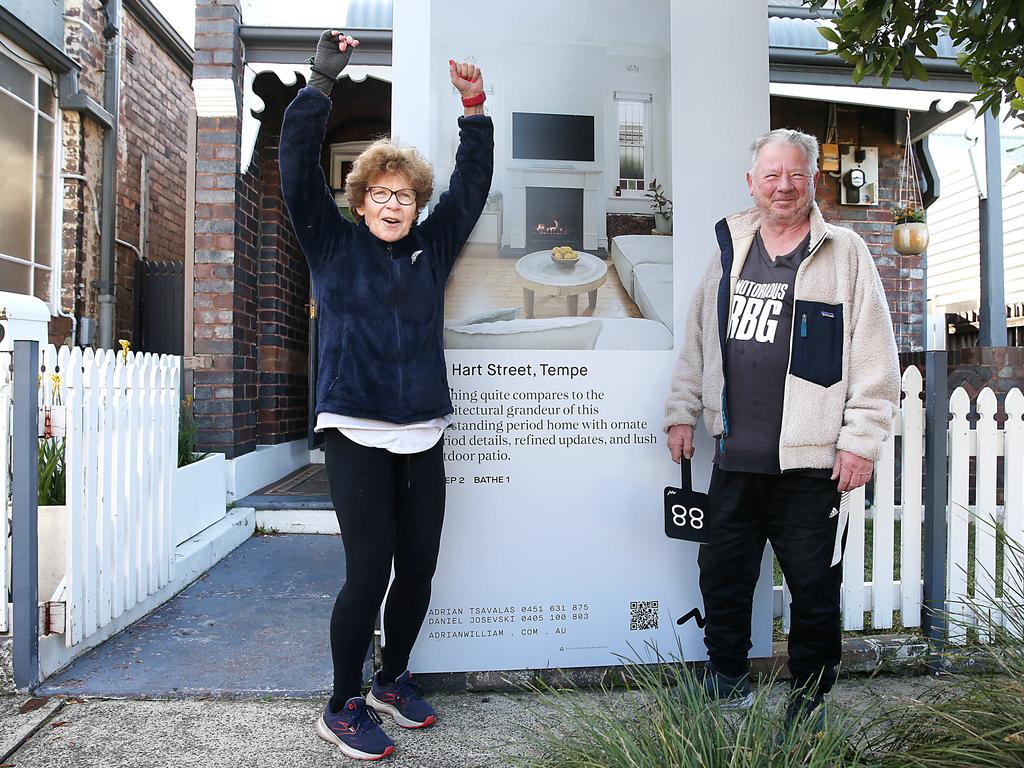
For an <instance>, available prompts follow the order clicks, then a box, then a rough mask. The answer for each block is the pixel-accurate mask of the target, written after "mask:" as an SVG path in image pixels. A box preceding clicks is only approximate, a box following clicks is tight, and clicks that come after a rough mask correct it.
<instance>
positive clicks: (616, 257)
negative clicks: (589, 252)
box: [610, 235, 672, 300]
mask: <svg viewBox="0 0 1024 768" xmlns="http://www.w3.org/2000/svg"><path fill="white" fill-rule="evenodd" d="M610 253H611V258H612V264H614V265H615V271H616V272H618V273H619V281H620V282H621V283H622V287H623V288H625V289H626V293H627V294H629V297H630V298H631V299H634V300H635V299H636V296H635V291H636V287H635V278H634V270H635V269H636V267H637V266H639V265H640V264H668V265H671V264H672V238H671V237H666V236H662V235H619V236H618V237H616V238H613V239H612V247H611V251H610Z"/></svg>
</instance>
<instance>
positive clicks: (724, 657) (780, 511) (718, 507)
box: [697, 466, 843, 692]
mask: <svg viewBox="0 0 1024 768" xmlns="http://www.w3.org/2000/svg"><path fill="white" fill-rule="evenodd" d="M709 495H710V497H711V498H710V504H709V508H710V509H709V515H708V516H709V519H710V525H711V543H710V544H704V545H702V546H701V548H700V555H699V556H698V558H697V562H698V564H699V566H700V591H701V595H702V596H703V598H704V610H705V613H706V615H707V625H706V627H705V628H704V642H705V645H706V646H707V649H708V655H709V657H710V659H711V663H712V665H713V666H714V667H715V668H716V669H718V670H719V671H720V672H722V673H723V674H727V675H733V676H736V675H740V674H742V673H743V672H744V671H745V670H746V668H747V653H748V652H749V651H750V647H751V643H750V615H751V608H752V605H753V595H754V587H755V585H756V584H757V578H758V575H759V574H760V566H761V556H762V554H763V552H764V545H765V540H766V539H767V540H768V541H770V542H771V544H772V549H774V551H775V555H776V556H777V557H778V559H779V564H780V565H781V566H782V572H783V574H784V575H785V576H786V583H787V584H788V585H789V590H790V593H791V594H792V596H793V602H792V608H791V617H792V627H791V629H790V633H789V668H790V671H791V672H792V673H793V677H794V680H795V681H796V683H797V684H801V683H804V682H813V681H814V680H816V679H817V678H818V676H819V675H821V679H822V690H823V692H827V691H828V690H829V689H831V687H832V684H833V683H834V682H835V675H836V667H837V666H838V664H839V661H840V654H841V651H842V628H841V622H840V610H839V596H840V586H841V584H842V578H843V567H842V563H841V562H840V563H838V564H837V565H835V566H832V565H831V563H832V559H833V553H834V552H835V548H836V532H837V527H838V521H839V515H838V513H834V512H833V510H838V509H839V501H840V494H839V492H838V491H837V490H836V481H834V480H828V479H823V478H816V477H797V476H793V475H760V474H753V473H746V472H728V471H724V470H721V469H719V468H718V467H717V466H716V467H715V469H714V473H713V474H712V476H711V487H710V488H709Z"/></svg>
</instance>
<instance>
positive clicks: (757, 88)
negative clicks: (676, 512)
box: [671, 0, 772, 656]
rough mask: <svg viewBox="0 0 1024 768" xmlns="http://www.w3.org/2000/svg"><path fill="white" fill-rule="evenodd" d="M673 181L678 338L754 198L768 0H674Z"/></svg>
mask: <svg viewBox="0 0 1024 768" xmlns="http://www.w3.org/2000/svg"><path fill="white" fill-rule="evenodd" d="M671 8H672V22H671V23H672V126H671V132H672V190H673V192H674V195H673V198H672V200H673V214H672V218H673V224H672V231H673V233H674V237H673V249H674V260H675V284H674V288H675V294H674V295H675V329H676V331H675V338H676V344H675V346H676V350H677V351H678V350H679V348H680V346H681V345H682V343H683V340H684V339H685V333H686V331H685V328H686V314H687V309H688V308H689V305H690V299H691V297H692V295H693V292H694V289H695V288H696V287H697V284H698V282H699V280H700V278H701V276H702V275H703V273H704V269H705V266H706V265H707V263H708V260H709V259H710V258H712V256H713V254H714V253H715V249H716V247H717V244H716V240H715V222H717V221H718V220H719V219H721V218H722V217H723V216H727V215H728V214H730V213H733V212H735V211H740V210H743V209H744V208H749V207H750V205H751V204H752V203H751V199H750V195H749V192H748V191H747V186H746V181H745V178H744V177H745V174H746V172H747V169H748V168H749V167H750V144H751V142H752V141H753V139H754V137H755V136H757V135H759V134H761V133H764V132H765V131H767V130H768V129H769V109H768V106H769V99H768V13H767V9H766V7H765V4H764V2H763V0H733V1H732V2H728V3H704V4H703V5H702V6H701V10H700V14H699V15H696V14H694V11H693V4H692V3H672V4H671ZM694 439H695V448H696V452H695V455H694V462H693V476H694V485H695V487H698V488H699V487H702V482H701V481H700V480H697V478H707V477H710V474H711V461H712V458H713V457H714V445H713V442H712V440H711V438H710V437H708V436H707V435H705V434H704V430H703V429H701V428H698V429H697V434H695V435H694ZM771 619H772V597H771V561H770V557H769V556H768V554H767V552H766V555H765V559H764V562H763V563H762V569H761V580H760V582H759V583H758V588H757V593H756V594H755V598H754V616H753V622H752V624H753V634H752V640H753V643H754V648H753V650H752V652H751V655H752V656H768V655H771V625H772V621H771Z"/></svg>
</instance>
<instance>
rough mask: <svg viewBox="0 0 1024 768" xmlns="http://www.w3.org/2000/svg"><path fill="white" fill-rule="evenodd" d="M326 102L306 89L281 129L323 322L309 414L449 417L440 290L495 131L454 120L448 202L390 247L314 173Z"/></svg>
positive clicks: (478, 199)
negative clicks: (346, 213) (347, 214)
mask: <svg viewBox="0 0 1024 768" xmlns="http://www.w3.org/2000/svg"><path fill="white" fill-rule="evenodd" d="M330 109H331V101H330V99H328V98H327V97H326V96H324V95H323V94H322V93H320V91H318V90H316V89H315V88H309V87H306V88H303V89H302V90H301V91H299V93H298V95H297V96H296V97H295V100H294V101H292V103H291V104H290V105H289V107H288V109H287V111H286V112H285V115H284V123H283V124H282V126H281V149H280V162H281V189H282V192H283V195H284V200H285V203H286V204H287V206H288V213H289V214H290V216H291V220H292V227H293V228H294V230H295V234H296V236H297V237H298V239H299V244H300V245H301V246H302V250H303V252H304V253H305V254H306V259H307V260H308V261H309V269H310V273H311V274H312V277H313V293H314V296H315V298H316V306H317V314H318V318H319V321H318V322H319V336H320V343H319V361H320V362H319V370H318V373H317V386H316V401H317V402H316V412H317V413H318V414H319V413H322V412H328V413H338V414H342V415H345V416H360V417H364V418H369V419H379V420H381V421H389V422H392V423H395V424H408V423H411V422H416V421H423V420H426V419H432V418H434V417H437V416H444V415H446V414H449V413H451V412H452V403H451V397H450V396H449V393H448V377H447V372H446V368H445V361H444V343H443V340H442V324H443V320H444V289H445V283H446V282H447V280H448V275H449V273H450V272H451V269H452V265H453V264H454V262H455V259H456V258H457V257H458V255H459V251H461V250H462V246H463V245H465V243H466V239H467V238H468V237H469V233H470V231H471V230H472V229H473V227H474V225H475V224H476V221H477V219H478V218H479V217H480V212H481V211H482V210H483V207H484V204H485V203H486V201H487V193H488V191H489V190H490V186H491V173H492V171H493V167H494V127H493V125H492V124H491V119H490V118H489V117H486V116H483V115H474V116H472V117H460V118H459V149H458V152H457V153H456V156H455V171H454V172H453V173H452V177H451V180H450V182H449V187H448V191H447V192H445V193H444V194H442V195H441V198H440V200H438V202H437V204H436V205H435V206H434V208H433V210H432V211H431V213H430V215H429V216H428V217H427V218H426V219H425V220H424V221H423V222H422V223H420V224H414V225H413V227H412V229H411V230H410V231H409V234H408V235H406V236H405V237H404V238H402V239H401V240H398V241H397V242H394V243H386V242H384V241H383V240H378V239H377V238H376V237H374V236H373V235H372V234H371V233H370V230H369V229H368V228H367V227H366V224H365V223H362V222H360V223H359V224H353V223H352V222H350V221H348V220H347V219H345V218H344V217H343V216H342V215H341V214H340V213H339V212H338V208H337V205H336V203H335V202H334V196H333V195H332V194H331V191H330V190H329V189H328V188H327V183H326V180H325V179H324V175H323V171H322V170H321V168H320V152H321V147H322V144H323V140H324V130H325V126H326V122H327V115H328V113H329V112H330Z"/></svg>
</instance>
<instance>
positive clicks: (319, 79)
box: [309, 29, 359, 96]
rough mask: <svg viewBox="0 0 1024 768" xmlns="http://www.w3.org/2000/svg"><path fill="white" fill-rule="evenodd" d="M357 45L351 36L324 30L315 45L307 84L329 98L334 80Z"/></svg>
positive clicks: (357, 42) (334, 30) (335, 30)
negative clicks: (314, 54) (314, 53)
mask: <svg viewBox="0 0 1024 768" xmlns="http://www.w3.org/2000/svg"><path fill="white" fill-rule="evenodd" d="M358 45H359V41H358V40H356V39H355V38H354V37H352V36H351V35H346V34H345V33H344V32H339V31H338V30H337V29H327V30H324V33H323V34H322V35H320V40H319V41H318V42H317V44H316V56H314V57H313V64H312V69H313V71H312V72H311V73H310V76H309V84H310V85H311V86H313V87H314V88H316V89H317V90H319V91H321V92H322V93H323V94H324V95H325V96H330V95H331V89H332V88H333V87H334V82H335V80H337V79H338V75H340V74H341V71H342V70H343V69H345V66H346V65H347V64H348V60H349V59H351V58H352V50H353V49H354V48H356V47H358Z"/></svg>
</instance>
